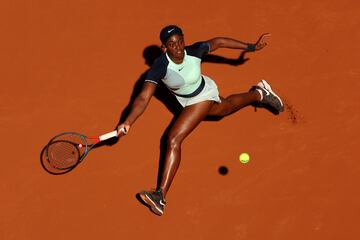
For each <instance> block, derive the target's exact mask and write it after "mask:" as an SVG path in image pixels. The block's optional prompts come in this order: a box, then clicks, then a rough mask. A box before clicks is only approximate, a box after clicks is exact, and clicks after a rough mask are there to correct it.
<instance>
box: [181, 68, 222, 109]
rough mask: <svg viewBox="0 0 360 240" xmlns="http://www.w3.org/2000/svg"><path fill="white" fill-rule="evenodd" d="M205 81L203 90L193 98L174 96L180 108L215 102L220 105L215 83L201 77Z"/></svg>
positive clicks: (205, 77)
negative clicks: (204, 102)
mask: <svg viewBox="0 0 360 240" xmlns="http://www.w3.org/2000/svg"><path fill="white" fill-rule="evenodd" d="M202 76H203V78H204V80H205V86H204V88H203V90H202V91H201V92H200V93H199V94H198V95H196V96H195V97H190V98H185V97H180V96H177V95H175V97H176V99H177V100H178V102H179V103H180V104H181V106H183V107H186V106H190V105H193V104H196V103H199V102H203V101H215V102H218V103H221V99H220V97H219V90H218V88H217V86H216V83H215V82H214V81H213V80H212V79H211V78H209V77H207V76H205V75H202Z"/></svg>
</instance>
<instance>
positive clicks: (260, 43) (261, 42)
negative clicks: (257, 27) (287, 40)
mask: <svg viewBox="0 0 360 240" xmlns="http://www.w3.org/2000/svg"><path fill="white" fill-rule="evenodd" d="M270 35H271V34H270V33H264V34H262V35H261V36H260V37H259V39H258V40H257V42H256V43H255V51H257V50H260V49H262V48H264V47H265V46H266V45H267V43H266V42H265V41H264V39H265V37H268V36H270Z"/></svg>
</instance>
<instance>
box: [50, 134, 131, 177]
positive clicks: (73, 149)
mask: <svg viewBox="0 0 360 240" xmlns="http://www.w3.org/2000/svg"><path fill="white" fill-rule="evenodd" d="M121 131H122V132H123V133H126V130H125V129H122V130H121ZM113 137H118V131H116V130H115V131H112V132H109V133H106V134H103V135H101V136H98V137H87V136H84V135H82V134H80V133H76V132H63V133H60V134H58V135H56V136H55V137H53V138H52V139H51V140H50V141H49V143H48V144H47V145H46V149H45V157H46V160H47V161H48V162H49V164H50V165H51V167H53V168H55V169H57V170H65V171H67V170H71V169H72V168H74V167H75V166H76V165H78V164H79V163H80V162H81V161H82V160H84V158H85V157H86V155H87V154H88V153H89V151H90V150H91V149H92V148H93V147H94V146H95V145H96V144H98V143H100V142H102V141H105V140H107V139H110V138H113Z"/></svg>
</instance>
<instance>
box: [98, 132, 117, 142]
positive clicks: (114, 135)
mask: <svg viewBox="0 0 360 240" xmlns="http://www.w3.org/2000/svg"><path fill="white" fill-rule="evenodd" d="M117 136H118V132H117V131H116V130H115V131H112V132H109V133H106V134H104V135H101V136H100V137H99V140H100V141H105V140H107V139H109V138H113V137H117Z"/></svg>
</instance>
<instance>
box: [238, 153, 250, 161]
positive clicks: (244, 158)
mask: <svg viewBox="0 0 360 240" xmlns="http://www.w3.org/2000/svg"><path fill="white" fill-rule="evenodd" d="M239 160H240V162H241V163H248V162H249V161H250V156H249V154H247V153H242V154H240V156H239Z"/></svg>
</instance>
